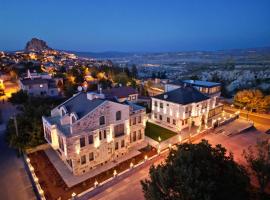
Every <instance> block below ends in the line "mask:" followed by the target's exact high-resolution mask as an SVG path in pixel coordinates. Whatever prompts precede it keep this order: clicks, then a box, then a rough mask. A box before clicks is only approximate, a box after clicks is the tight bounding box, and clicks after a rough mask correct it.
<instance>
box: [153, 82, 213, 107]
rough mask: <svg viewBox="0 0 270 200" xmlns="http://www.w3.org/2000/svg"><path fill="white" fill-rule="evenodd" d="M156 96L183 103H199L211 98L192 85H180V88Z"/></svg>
mask: <svg viewBox="0 0 270 200" xmlns="http://www.w3.org/2000/svg"><path fill="white" fill-rule="evenodd" d="M166 95H167V98H166ZM164 97H165V98H164ZM154 98H157V99H161V100H164V101H169V102H173V103H177V104H182V105H186V104H190V103H197V102H200V101H204V100H207V99H209V97H207V96H206V95H204V94H202V93H201V92H199V91H198V90H196V89H195V88H193V87H191V86H186V87H180V88H178V89H175V90H172V91H169V92H165V93H163V94H160V95H157V96H154Z"/></svg>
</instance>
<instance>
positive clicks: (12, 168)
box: [0, 102, 36, 200]
mask: <svg viewBox="0 0 270 200" xmlns="http://www.w3.org/2000/svg"><path fill="white" fill-rule="evenodd" d="M0 109H1V112H2V117H3V123H2V124H1V125H0V152H1V154H0V168H1V170H0V177H1V179H0V186H1V187H0V194H1V195H0V199H1V200H2V199H3V200H31V199H36V196H35V194H34V192H33V189H32V185H31V182H30V179H29V177H28V175H27V173H26V171H25V169H24V163H23V160H22V158H18V157H17V153H16V152H15V151H14V150H13V149H10V148H9V147H8V145H7V144H6V142H5V135H4V132H5V124H6V123H7V121H8V119H9V117H10V116H12V115H13V114H14V112H15V108H14V107H13V106H12V105H11V104H9V103H7V102H6V103H5V104H3V103H2V102H1V103H0Z"/></svg>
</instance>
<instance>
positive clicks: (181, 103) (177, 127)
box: [151, 85, 222, 133]
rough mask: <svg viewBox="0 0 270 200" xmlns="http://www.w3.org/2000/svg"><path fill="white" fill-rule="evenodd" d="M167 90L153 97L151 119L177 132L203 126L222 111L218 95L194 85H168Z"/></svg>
mask: <svg viewBox="0 0 270 200" xmlns="http://www.w3.org/2000/svg"><path fill="white" fill-rule="evenodd" d="M166 88H167V90H169V91H167V92H165V93H163V94H160V95H157V96H154V97H152V100H151V103H152V115H151V119H152V121H153V122H154V123H156V124H157V125H161V126H163V127H165V128H168V129H170V130H172V131H175V132H178V133H179V132H181V130H183V129H185V128H190V127H192V126H197V127H200V126H203V125H205V124H206V123H207V122H208V121H209V120H210V119H211V118H212V117H214V116H215V115H219V114H220V113H221V112H222V106H221V105H218V103H217V97H216V96H215V97H209V96H206V95H205V94H203V93H201V92H199V91H198V90H197V89H195V88H194V87H192V86H186V85H183V86H174V87H173V86H168V85H167V86H166Z"/></svg>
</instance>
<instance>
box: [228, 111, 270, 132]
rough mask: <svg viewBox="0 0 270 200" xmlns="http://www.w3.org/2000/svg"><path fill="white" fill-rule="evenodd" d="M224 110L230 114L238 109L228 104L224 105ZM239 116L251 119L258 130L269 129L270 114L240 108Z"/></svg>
mask: <svg viewBox="0 0 270 200" xmlns="http://www.w3.org/2000/svg"><path fill="white" fill-rule="evenodd" d="M224 110H225V111H226V112H228V113H232V114H233V113H235V112H236V111H239V110H238V109H236V108H231V107H229V106H224ZM240 117H241V118H243V119H248V120H251V121H253V122H254V123H255V127H256V128H258V129H259V130H260V131H263V132H265V131H266V130H268V129H270V115H266V114H257V113H251V112H248V111H245V110H240Z"/></svg>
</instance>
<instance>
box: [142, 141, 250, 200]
mask: <svg viewBox="0 0 270 200" xmlns="http://www.w3.org/2000/svg"><path fill="white" fill-rule="evenodd" d="M141 183H142V187H143V192H144V196H145V198H146V199H147V200H176V199H178V200H198V199H200V200H228V199H230V200H247V199H249V187H250V183H249V177H248V175H247V173H246V171H245V170H244V168H243V167H242V166H240V165H238V164H237V163H236V162H235V161H234V160H233V156H232V154H229V155H226V149H225V148H224V147H222V146H221V145H217V146H215V147H212V146H211V145H210V144H209V143H208V142H207V141H206V140H203V141H201V142H200V143H198V144H190V143H184V144H182V145H179V146H178V148H177V150H171V151H170V153H169V156H168V158H167V159H166V160H165V163H162V164H159V165H157V166H156V167H154V166H152V167H151V168H150V180H144V181H142V182H141Z"/></svg>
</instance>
